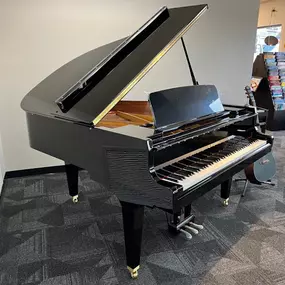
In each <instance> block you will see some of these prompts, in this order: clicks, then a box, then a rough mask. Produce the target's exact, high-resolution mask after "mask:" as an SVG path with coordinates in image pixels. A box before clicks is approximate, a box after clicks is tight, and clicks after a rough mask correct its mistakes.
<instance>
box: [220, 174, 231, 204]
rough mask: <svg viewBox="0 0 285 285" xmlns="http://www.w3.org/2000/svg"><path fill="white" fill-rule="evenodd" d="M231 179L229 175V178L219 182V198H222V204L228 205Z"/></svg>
mask: <svg viewBox="0 0 285 285" xmlns="http://www.w3.org/2000/svg"><path fill="white" fill-rule="evenodd" d="M232 180H233V178H232V177H231V178H230V179H228V180H226V181H224V182H223V183H222V184H221V198H222V199H224V200H223V205H224V206H228V205H229V197H230V192H231V186H232Z"/></svg>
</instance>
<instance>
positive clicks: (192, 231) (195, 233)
mask: <svg viewBox="0 0 285 285" xmlns="http://www.w3.org/2000/svg"><path fill="white" fill-rule="evenodd" d="M184 228H185V229H187V230H188V231H189V232H191V234H192V233H193V234H194V235H197V234H198V233H199V231H198V230H197V229H194V228H192V227H190V226H186V225H185V226H184Z"/></svg>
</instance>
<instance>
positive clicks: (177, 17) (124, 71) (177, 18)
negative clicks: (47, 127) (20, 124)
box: [21, 4, 208, 126]
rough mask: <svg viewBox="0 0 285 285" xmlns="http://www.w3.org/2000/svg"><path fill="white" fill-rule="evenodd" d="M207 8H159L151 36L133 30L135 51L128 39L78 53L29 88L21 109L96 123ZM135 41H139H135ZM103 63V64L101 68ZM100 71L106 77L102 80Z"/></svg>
mask: <svg viewBox="0 0 285 285" xmlns="http://www.w3.org/2000/svg"><path fill="white" fill-rule="evenodd" d="M207 8H208V6H207V5H206V4H203V5H196V6H189V7H179V8H171V9H167V8H164V9H162V10H161V11H160V12H159V13H158V14H156V15H158V18H156V19H157V20H156V21H158V22H156V21H155V25H154V26H152V29H151V33H150V32H149V31H148V28H149V25H148V24H146V25H144V26H143V27H142V29H140V30H139V31H138V32H139V34H136V33H135V37H134V39H135V43H136V44H135V46H136V47H135V49H134V50H133V51H132V52H130V50H132V49H133V48H134V46H133V43H134V42H133V41H132V40H130V39H133V38H132V37H130V38H124V39H121V40H117V41H115V42H112V43H109V44H107V45H105V46H102V47H99V48H96V49H94V50H92V51H90V52H88V53H86V54H84V55H81V56H80V57H78V58H76V59H74V60H72V61H71V62H69V63H67V64H66V65H64V66H62V67H61V68H60V69H58V70H57V71H55V72H54V73H53V74H51V75H50V76H49V77H47V78H46V79H45V80H44V81H42V82H41V83H40V84H39V85H38V86H36V87H35V88H34V89H33V90H31V91H30V92H29V94H27V96H26V97H25V98H24V99H23V101H22V104H21V105H22V108H23V109H24V110H26V111H28V112H33V113H35V114H46V115H47V116H52V117H57V118H62V119H66V120H69V121H73V122H79V123H81V124H86V125H89V126H95V125H97V124H98V123H99V122H100V121H101V120H102V119H103V118H104V117H105V116H106V115H107V114H108V112H109V111H111V110H112V109H113V107H114V106H115V105H116V104H117V103H118V102H119V101H120V100H121V99H123V97H124V96H125V95H126V94H128V92H129V91H130V90H131V89H132V88H133V87H134V86H135V85H136V84H137V83H138V82H139V81H140V80H141V79H142V78H143V77H144V76H145V75H146V74H147V73H148V71H149V70H150V69H151V68H152V67H153V66H154V65H155V64H156V63H157V62H158V61H159V60H160V59H161V58H162V57H163V56H164V55H165V54H166V53H167V52H168V51H169V50H170V49H171V48H172V47H173V46H174V44H175V43H176V42H177V41H178V40H179V39H181V37H182V36H183V35H184V34H185V33H186V32H187V31H188V30H189V28H190V27H191V26H192V25H193V24H194V23H195V22H196V21H197V20H198V19H199V18H200V16H201V15H202V14H203V13H204V12H205V11H206V10H207ZM161 15H162V16H161ZM161 17H162V18H161ZM147 23H148V22H147ZM146 30H147V31H148V32H147V33H146ZM146 35H148V36H147V37H146ZM137 38H139V39H141V38H143V39H144V40H143V41H137ZM121 52H123V53H124V56H123V60H121V58H119V59H118V58H117V57H116V56H115V55H116V54H118V53H121ZM125 52H126V53H125ZM129 52H130V53H129ZM126 54H127V56H126V57H125V55H126ZM117 59H118V60H117ZM114 60H115V62H114ZM103 62H104V63H106V65H102V63H103ZM107 67H108V68H107ZM102 70H103V71H104V72H103V71H102ZM98 72H99V73H98ZM101 72H102V75H103V74H104V75H106V76H104V77H103V78H101V77H102V75H100V74H101ZM98 74H99V75H100V76H99V75H98ZM84 82H88V84H85V83H84ZM79 87H83V88H79ZM73 92H75V93H74V94H73ZM77 92H79V93H78V94H77ZM69 95H70V96H71V97H69ZM65 99H66V106H65ZM69 100H71V101H69ZM69 104H70V105H69ZM59 106H60V107H59ZM71 106H72V108H70V107H71Z"/></svg>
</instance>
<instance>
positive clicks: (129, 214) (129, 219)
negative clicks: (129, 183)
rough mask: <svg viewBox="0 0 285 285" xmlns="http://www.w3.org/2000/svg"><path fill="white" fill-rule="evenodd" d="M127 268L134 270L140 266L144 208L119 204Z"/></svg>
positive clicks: (123, 203) (124, 203)
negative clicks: (120, 206)
mask: <svg viewBox="0 0 285 285" xmlns="http://www.w3.org/2000/svg"><path fill="white" fill-rule="evenodd" d="M121 205H122V213H123V223H124V235H125V250H126V258H127V266H129V267H130V268H132V269H135V268H136V267H137V266H139V265H140V253H141V242H142V231H143V221H144V206H141V205H135V204H130V203H126V202H121Z"/></svg>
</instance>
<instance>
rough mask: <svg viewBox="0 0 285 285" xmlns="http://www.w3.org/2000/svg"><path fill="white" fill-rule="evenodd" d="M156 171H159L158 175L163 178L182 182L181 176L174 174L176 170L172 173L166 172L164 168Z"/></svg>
mask: <svg viewBox="0 0 285 285" xmlns="http://www.w3.org/2000/svg"><path fill="white" fill-rule="evenodd" d="M158 171H159V173H162V174H163V175H164V176H167V177H171V178H173V179H176V180H183V179H184V177H183V176H182V175H179V174H176V172H177V171H178V170H176V172H172V171H169V170H166V169H165V168H162V169H159V170H158Z"/></svg>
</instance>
